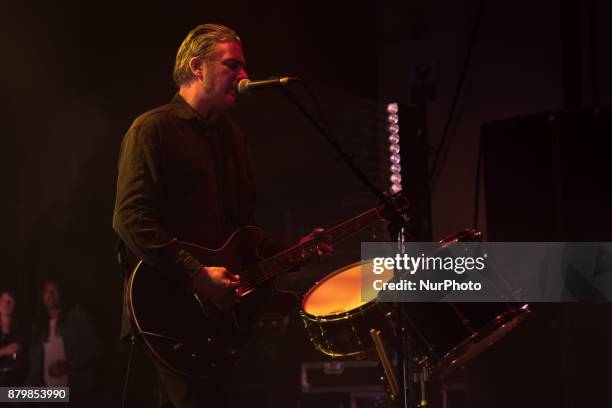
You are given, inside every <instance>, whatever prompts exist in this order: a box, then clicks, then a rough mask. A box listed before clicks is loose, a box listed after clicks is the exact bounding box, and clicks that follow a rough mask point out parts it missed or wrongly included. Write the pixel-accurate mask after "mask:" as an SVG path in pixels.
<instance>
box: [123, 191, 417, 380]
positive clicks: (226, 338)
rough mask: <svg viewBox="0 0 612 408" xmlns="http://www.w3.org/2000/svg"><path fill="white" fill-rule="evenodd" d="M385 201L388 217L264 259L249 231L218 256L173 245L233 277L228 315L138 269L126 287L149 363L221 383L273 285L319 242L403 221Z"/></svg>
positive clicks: (341, 228) (257, 237)
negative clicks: (392, 218)
mask: <svg viewBox="0 0 612 408" xmlns="http://www.w3.org/2000/svg"><path fill="white" fill-rule="evenodd" d="M391 200H392V202H393V204H394V207H395V208H394V209H393V210H389V209H386V208H384V207H383V206H380V207H376V208H373V209H371V210H369V211H366V212H364V213H362V214H360V215H357V216H356V217H354V218H351V219H349V220H346V221H344V222H343V223H341V224H339V225H337V226H335V227H333V228H330V229H327V230H325V231H324V232H323V233H321V235H319V236H317V238H316V239H313V240H309V241H307V242H304V243H302V244H299V245H296V246H294V247H292V248H289V249H287V250H285V251H283V252H281V253H279V254H277V255H275V256H273V257H270V258H267V259H262V258H261V257H260V256H259V253H258V250H257V248H258V246H259V244H260V243H261V240H262V238H263V233H262V231H261V229H259V228H258V227H254V226H245V227H242V228H239V229H238V230H236V231H235V232H234V233H233V234H232V235H231V236H230V237H229V238H228V240H227V241H226V242H225V244H224V245H223V246H222V247H221V248H219V249H208V248H204V247H201V246H198V245H195V244H191V243H185V242H182V243H180V245H181V246H182V247H183V248H184V249H185V250H187V251H188V252H189V253H190V254H191V255H193V256H194V257H195V258H197V259H198V260H199V261H200V263H202V265H223V266H224V267H226V268H227V269H228V270H229V271H230V272H232V273H234V274H239V275H240V287H239V293H240V294H241V297H240V300H239V301H238V302H237V304H236V305H234V307H233V308H232V309H231V310H229V311H220V310H219V309H217V308H216V307H214V306H213V305H212V304H210V303H208V302H206V301H205V299H200V298H198V296H197V294H195V292H194V291H193V289H192V288H191V285H190V282H187V281H186V280H184V281H183V280H180V279H176V278H172V277H171V276H168V275H170V274H164V273H163V271H160V270H158V269H156V268H153V267H150V266H149V265H147V264H145V263H144V262H142V261H139V262H138V264H137V265H136V267H135V268H134V270H133V272H132V274H131V276H130V278H129V280H128V287H127V305H128V314H129V317H130V323H131V325H132V328H133V330H134V331H135V333H136V334H137V336H138V337H139V338H140V339H141V340H142V341H143V343H144V344H145V346H146V348H147V349H148V350H149V351H150V352H151V354H152V355H153V357H154V358H155V359H157V360H158V361H159V362H161V363H162V364H163V365H164V366H166V367H167V368H169V369H170V370H172V371H174V372H175V373H177V374H179V375H182V376H187V377H192V378H197V379H204V378H211V377H218V376H221V375H222V374H223V373H224V372H226V371H227V370H228V369H229V368H231V367H232V366H233V365H234V364H235V363H236V362H237V360H238V359H239V358H240V356H241V351H242V350H243V349H244V348H245V346H246V343H247V341H248V338H249V336H248V333H249V331H250V328H251V326H252V325H253V322H254V320H255V318H256V316H257V311H258V309H259V305H260V304H261V303H262V302H263V300H264V298H267V296H268V295H269V294H270V291H271V290H273V288H272V284H271V283H272V280H273V278H274V277H276V276H278V275H280V274H282V273H284V272H287V271H289V270H291V269H294V268H296V267H297V266H300V265H301V264H303V263H304V262H306V261H307V260H309V259H310V258H312V257H314V256H316V255H317V245H318V243H319V242H324V243H326V244H328V245H334V244H335V243H338V242H339V241H341V240H343V239H345V238H347V237H349V236H351V235H353V234H355V233H357V232H359V231H361V230H363V229H364V228H366V227H367V226H369V225H372V224H373V223H374V222H377V221H380V220H381V219H389V212H390V213H391V214H396V213H397V214H405V210H406V209H407V208H408V203H407V201H406V200H405V198H404V197H403V196H402V195H401V194H396V195H394V196H393V197H391Z"/></svg>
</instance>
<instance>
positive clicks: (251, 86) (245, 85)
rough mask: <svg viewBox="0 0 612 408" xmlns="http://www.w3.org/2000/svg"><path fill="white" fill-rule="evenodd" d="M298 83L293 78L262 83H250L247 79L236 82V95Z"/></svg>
mask: <svg viewBox="0 0 612 408" xmlns="http://www.w3.org/2000/svg"><path fill="white" fill-rule="evenodd" d="M293 81H299V78H294V77H280V78H273V79H264V80H262V81H250V80H248V79H246V78H245V79H241V80H240V82H238V93H239V94H242V95H244V94H248V93H250V92H251V91H253V90H257V89H263V88H271V87H275V86H285V85H287V84H288V83H289V82H293Z"/></svg>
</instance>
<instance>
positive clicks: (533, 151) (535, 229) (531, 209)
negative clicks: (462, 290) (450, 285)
mask: <svg viewBox="0 0 612 408" xmlns="http://www.w3.org/2000/svg"><path fill="white" fill-rule="evenodd" d="M481 143H482V152H483V166H484V182H485V198H486V211H487V231H488V239H489V240H490V241H612V161H611V160H610V157H611V155H612V107H609V106H608V107H605V108H601V109H589V110H581V111H558V112H550V113H540V114H534V115H528V116H522V117H516V118H512V119H506V120H499V121H495V122H489V123H485V124H484V125H483V126H482V139H481Z"/></svg>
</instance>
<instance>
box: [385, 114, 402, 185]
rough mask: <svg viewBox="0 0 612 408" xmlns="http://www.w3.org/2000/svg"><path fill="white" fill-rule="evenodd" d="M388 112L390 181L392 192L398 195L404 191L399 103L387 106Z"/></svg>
mask: <svg viewBox="0 0 612 408" xmlns="http://www.w3.org/2000/svg"><path fill="white" fill-rule="evenodd" d="M387 112H388V113H389V115H388V116H387V122H388V123H389V125H388V127H387V130H388V131H389V143H390V145H389V152H390V153H391V155H390V156H389V160H390V161H391V167H390V168H389V169H390V170H391V177H389V180H390V181H391V191H392V192H394V193H397V192H398V191H401V189H402V176H401V174H400V173H401V170H402V167H401V166H400V165H399V163H400V161H401V157H400V154H399V153H400V145H399V142H400V135H399V124H398V123H399V115H398V114H397V113H398V112H399V106H398V105H397V103H390V104H388V105H387Z"/></svg>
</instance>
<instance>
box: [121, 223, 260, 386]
mask: <svg viewBox="0 0 612 408" xmlns="http://www.w3.org/2000/svg"><path fill="white" fill-rule="evenodd" d="M262 237H263V234H262V231H261V230H260V229H259V228H257V227H251V226H247V227H242V228H240V229H238V230H237V231H236V232H234V233H233V234H232V236H231V237H230V238H229V239H228V241H227V242H226V243H225V244H224V245H223V246H222V247H221V248H220V249H217V250H211V249H208V248H204V247H200V246H198V245H194V244H188V243H181V245H182V246H183V247H184V248H185V249H186V250H187V251H188V252H189V253H190V254H192V255H193V256H194V257H195V258H197V259H198V260H199V261H200V262H201V263H202V265H211V266H224V267H226V268H227V269H228V270H229V271H230V272H232V273H234V274H239V275H241V276H240V278H241V280H244V279H245V278H246V276H243V271H248V270H249V268H251V267H252V266H254V265H257V264H258V263H259V262H260V261H261V257H260V256H259V254H258V251H257V248H258V246H259V244H260V242H261V240H262ZM251 269H252V268H251ZM168 275H169V274H164V273H163V271H160V270H157V269H155V268H152V267H149V266H148V265H146V264H145V263H143V262H142V261H140V262H139V263H138V264H137V266H136V268H135V269H134V271H133V273H132V275H131V276H130V279H129V281H128V289H127V302H128V313H129V316H130V321H131V324H132V328H133V329H134V331H135V332H136V333H137V334H138V335H139V337H140V338H141V340H143V342H144V344H145V345H146V347H147V349H148V350H149V351H150V352H151V353H152V354H153V356H154V357H155V358H156V359H157V360H158V361H160V362H161V363H162V364H164V365H165V366H166V367H167V368H169V369H171V370H172V371H174V372H176V373H177V374H179V375H183V376H189V377H194V378H210V377H217V376H220V375H222V374H223V373H224V372H225V371H227V370H228V369H229V368H231V367H232V366H233V365H234V364H235V363H236V362H237V360H238V359H239V358H240V356H241V351H242V350H244V348H245V346H246V343H247V341H248V339H249V332H250V328H251V326H252V324H253V321H254V320H255V317H256V316H257V312H258V309H259V305H260V304H261V303H262V302H263V301H264V300H265V298H267V297H268V295H269V294H270V292H271V290H272V288H271V285H270V284H265V285H260V286H258V287H257V288H256V289H255V290H253V291H252V292H250V293H248V294H246V295H245V296H243V297H241V299H240V300H239V302H238V303H237V304H236V305H235V306H234V307H233V308H232V310H230V311H226V312H222V311H220V310H218V309H217V308H215V307H214V306H212V305H211V304H209V303H208V302H206V301H205V300H204V299H202V300H201V301H200V300H199V299H198V298H197V296H195V295H194V293H193V291H192V289H191V285H190V284H189V282H186V281H183V280H182V279H176V278H175V277H172V276H168Z"/></svg>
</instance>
